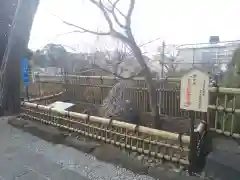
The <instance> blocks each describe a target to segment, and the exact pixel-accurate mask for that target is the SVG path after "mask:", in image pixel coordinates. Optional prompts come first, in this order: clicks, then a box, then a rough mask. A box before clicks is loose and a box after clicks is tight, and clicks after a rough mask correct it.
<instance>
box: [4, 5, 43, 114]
mask: <svg viewBox="0 0 240 180" xmlns="http://www.w3.org/2000/svg"><path fill="white" fill-rule="evenodd" d="M9 3H10V2H9ZM38 3H39V0H18V1H17V4H16V12H15V15H14V19H13V23H12V25H11V29H10V32H9V37H8V43H7V46H6V50H5V53H4V57H3V61H2V66H1V71H0V72H1V74H0V83H1V84H0V106H1V107H0V108H1V112H2V113H1V115H4V113H6V112H8V113H10V114H11V115H15V114H18V113H20V61H21V59H22V58H23V57H24V56H26V55H27V52H28V51H27V50H28V42H29V37H30V31H31V27H32V22H33V18H34V15H35V12H36V10H37V7H38Z"/></svg>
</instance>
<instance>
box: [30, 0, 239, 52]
mask: <svg viewBox="0 0 240 180" xmlns="http://www.w3.org/2000/svg"><path fill="white" fill-rule="evenodd" d="M122 2H123V3H124V4H121V7H120V8H122V9H123V11H124V10H125V9H126V7H127V4H128V2H129V1H128V0H122ZM239 7H240V1H239V0H136V7H135V9H134V13H133V17H132V28H133V32H134V35H135V38H136V40H137V42H138V43H140V44H141V43H144V42H146V41H149V40H152V39H155V38H158V37H161V38H162V39H164V40H165V41H166V42H167V43H170V44H172V43H174V44H182V43H197V42H207V41H208V39H209V36H210V35H218V36H220V40H235V39H240V24H239V22H238V17H240V11H239ZM52 14H55V15H57V16H59V17H61V18H62V19H64V20H66V21H69V22H71V23H75V24H77V25H80V26H84V27H86V28H89V29H91V30H96V29H98V30H99V31H100V30H102V31H104V30H106V27H107V26H106V22H105V21H104V19H103V17H102V14H101V13H100V12H99V11H98V9H96V8H95V7H94V6H93V5H92V4H90V3H89V1H88V0H40V5H39V8H38V11H37V13H36V16H35V20H34V23H33V28H32V32H31V38H30V42H29V47H30V48H31V49H33V50H36V49H38V48H42V47H43V46H44V45H46V44H47V43H50V42H54V43H60V44H64V45H67V46H71V47H73V48H75V49H77V50H78V51H89V50H93V49H94V48H96V47H98V48H99V47H112V46H113V42H112V40H111V39H110V38H106V37H101V38H99V39H97V38H96V36H93V35H89V34H76V33H74V34H69V35H64V36H58V37H56V35H58V34H61V33H65V32H69V31H71V30H73V28H71V27H68V26H67V25H65V24H63V23H62V22H61V21H60V20H59V19H58V18H56V17H54V16H53V15H52ZM234 19H235V21H234ZM160 44H161V41H157V42H155V43H153V44H152V45H149V46H148V47H147V48H146V49H144V50H146V51H156V48H157V46H158V45H160Z"/></svg>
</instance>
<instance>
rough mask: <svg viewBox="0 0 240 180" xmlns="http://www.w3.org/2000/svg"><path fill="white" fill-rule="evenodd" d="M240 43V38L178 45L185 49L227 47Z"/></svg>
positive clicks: (178, 47) (180, 48)
mask: <svg viewBox="0 0 240 180" xmlns="http://www.w3.org/2000/svg"><path fill="white" fill-rule="evenodd" d="M238 44H240V40H235V41H222V42H218V43H197V44H182V45H178V46H177V49H178V50H183V49H205V48H226V47H231V46H236V45H238Z"/></svg>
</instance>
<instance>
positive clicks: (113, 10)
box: [108, 0, 126, 29]
mask: <svg viewBox="0 0 240 180" xmlns="http://www.w3.org/2000/svg"><path fill="white" fill-rule="evenodd" d="M119 1H120V0H116V1H115V2H114V3H112V2H111V1H110V0H108V2H109V3H111V4H112V10H111V11H110V12H111V14H112V16H113V18H114V20H115V21H116V23H117V25H119V26H120V27H121V28H123V29H126V26H125V25H123V24H122V23H121V22H120V21H119V19H118V17H117V15H116V12H115V9H117V7H116V6H117V4H118V2H119ZM118 11H119V10H118Z"/></svg>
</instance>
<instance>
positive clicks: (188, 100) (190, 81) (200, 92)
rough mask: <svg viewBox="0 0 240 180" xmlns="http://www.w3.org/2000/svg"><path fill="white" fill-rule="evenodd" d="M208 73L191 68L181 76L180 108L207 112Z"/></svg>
mask: <svg viewBox="0 0 240 180" xmlns="http://www.w3.org/2000/svg"><path fill="white" fill-rule="evenodd" d="M208 89H209V75H208V74H207V73H204V72H202V71H200V70H198V69H193V70H192V71H190V72H188V73H187V74H185V75H184V76H183V77H182V78H181V91H180V108H181V109H185V110H192V111H200V112H207V109H208V96H209V94H208Z"/></svg>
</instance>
